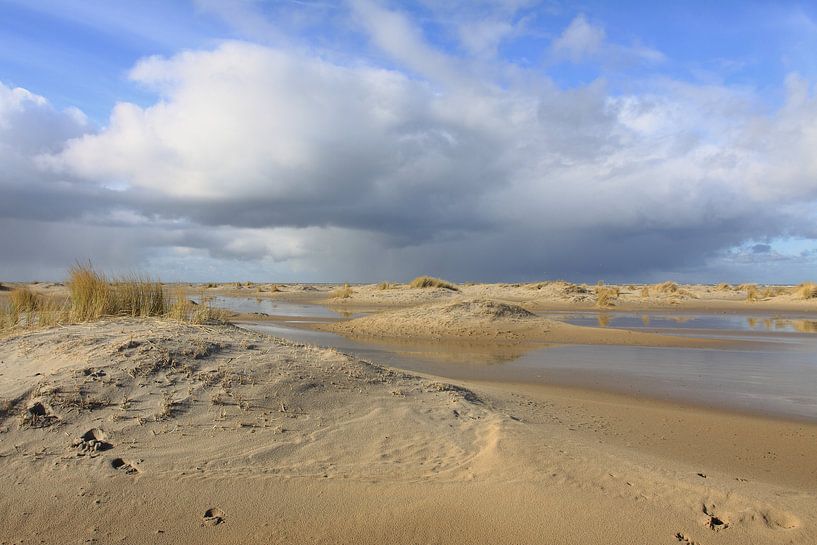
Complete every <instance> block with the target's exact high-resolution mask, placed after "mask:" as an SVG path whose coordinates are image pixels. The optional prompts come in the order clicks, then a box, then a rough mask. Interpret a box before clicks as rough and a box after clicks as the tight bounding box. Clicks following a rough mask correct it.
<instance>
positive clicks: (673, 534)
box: [0, 319, 817, 544]
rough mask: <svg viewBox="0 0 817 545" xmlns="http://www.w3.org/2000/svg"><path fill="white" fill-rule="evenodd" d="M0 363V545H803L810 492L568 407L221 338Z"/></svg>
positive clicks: (55, 350)
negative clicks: (719, 466)
mask: <svg viewBox="0 0 817 545" xmlns="http://www.w3.org/2000/svg"><path fill="white" fill-rule="evenodd" d="M0 362H2V363H0V373H1V374H2V375H0V376H1V377H2V380H1V381H0V398H2V399H3V400H4V402H3V406H2V411H3V412H2V421H1V422H0V490H3V493H2V494H0V513H2V515H3V524H2V525H0V542H10V543H17V542H40V541H43V542H46V543H87V542H98V543H117V542H125V543H277V542H280V543H395V542H397V543H417V542H423V543H491V544H497V543H587V544H594V543H599V544H601V543H605V544H606V543H644V544H655V543H677V542H682V543H693V542H695V543H706V544H745V543H770V544H771V543H774V544H777V543H803V544H805V543H814V542H815V541H817V531H816V530H817V497H816V496H815V491H817V484H815V480H814V478H811V479H810V480H808V481H804V482H802V483H798V484H794V485H792V484H791V483H790V482H789V481H787V480H785V479H782V480H778V479H775V476H774V475H773V474H770V475H768V478H766V479H761V480H756V479H754V478H752V479H749V480H747V479H745V478H744V476H743V475H741V474H731V473H730V471H728V470H724V471H718V472H715V473H712V472H710V473H709V474H707V475H703V474H701V475H699V474H698V473H700V472H701V467H700V466H697V465H687V464H685V463H682V462H677V461H676V462H670V461H669V460H668V459H665V458H662V457H656V456H653V455H652V454H648V453H644V452H639V451H636V450H632V449H630V448H627V447H625V446H621V445H619V444H618V443H605V442H603V441H601V440H600V438H601V437H602V436H601V435H597V433H601V432H602V431H604V430H605V428H606V425H605V424H604V423H603V422H601V421H599V420H596V419H590V418H588V417H587V415H586V414H584V413H583V411H582V410H577V409H576V407H575V404H573V403H571V404H570V405H567V406H565V407H563V408H561V409H560V408H559V407H557V406H555V405H554V404H553V403H552V402H549V401H548V402H536V401H533V400H530V399H526V398H525V397H524V396H519V395H510V394H503V393H502V392H501V391H496V390H491V391H490V393H486V392H487V390H486V391H481V390H480V389H479V388H476V389H475V390H473V391H472V390H469V389H465V388H463V387H459V386H453V385H449V384H446V383H442V382H439V381H436V380H433V379H430V378H421V377H416V376H412V375H409V374H406V373H403V372H397V371H393V370H389V369H385V368H382V367H379V366H377V365H373V364H369V363H365V362H362V361H358V360H355V359H353V358H350V357H348V356H345V355H342V354H340V353H338V352H335V351H332V350H325V349H318V348H312V347H307V346H301V345H295V344H292V343H288V342H284V341H278V340H275V339H272V338H269V337H265V336H262V335H258V334H254V333H250V332H247V331H242V330H239V329H236V328H234V327H231V326H193V325H187V324H180V323H172V322H164V321H159V320H152V319H144V320H124V319H122V320H108V321H101V322H97V323H94V324H83V325H72V326H64V327H59V328H51V329H46V330H40V331H35V332H29V333H25V334H21V335H18V336H14V337H10V338H7V339H4V340H2V341H0ZM571 407H573V408H571ZM644 414H646V413H641V415H642V416H643V415H644ZM647 420H649V418H648V419H647ZM654 420H655V419H653V421H652V423H653V424H656V422H655V421H654ZM645 426H646V424H645ZM658 426H659V427H660V423H659V424H658ZM758 429H759V431H763V432H764V433H766V432H768V428H763V427H760V428H758ZM786 429H788V428H786ZM797 429H800V428H797ZM724 433H728V430H724ZM800 433H802V432H800ZM768 435H769V436H772V437H774V434H768ZM759 436H763V435H759ZM794 440H795V439H794V438H788V439H787V438H785V437H783V438H778V439H775V441H776V444H774V445H770V446H769V451H770V452H771V451H772V450H776V449H785V445H786V441H794ZM764 448H765V446H764ZM711 454H712V456H713V457H718V456H719V452H718V451H717V450H713V452H712V453H711ZM801 465H803V464H801ZM806 465H808V464H806ZM812 477H813V475H812ZM787 483H788V484H787Z"/></svg>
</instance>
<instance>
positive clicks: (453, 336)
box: [314, 299, 724, 347]
mask: <svg viewBox="0 0 817 545" xmlns="http://www.w3.org/2000/svg"><path fill="white" fill-rule="evenodd" d="M314 327H315V328H316V329H322V330H325V331H332V332H335V333H340V334H342V335H347V336H349V337H358V338H369V339H384V340H386V339H396V340H408V341H416V342H423V341H435V342H436V341H446V342H451V341H457V342H464V341H467V342H469V343H488V344H491V345H493V344H495V343H496V342H497V341H509V342H546V343H564V344H628V345H640V346H698V347H714V346H720V345H723V344H724V342H722V341H714V340H709V339H691V338H684V337H676V336H669V335H657V334H653V333H643V332H637V331H625V330H620V329H607V328H605V329H600V328H594V327H581V326H576V325H571V324H567V323H564V322H558V321H554V320H549V319H546V318H541V317H539V316H537V315H535V314H533V313H532V312H530V311H528V310H526V309H524V308H522V307H520V306H518V305H513V304H509V303H504V302H500V301H493V300H488V299H474V300H458V301H453V302H446V303H437V304H430V305H420V306H415V307H410V308H406V309H399V310H391V311H386V312H380V313H377V314H373V315H371V316H364V317H362V318H356V319H354V320H348V321H345V322H336V323H330V324H316V325H315V326H314Z"/></svg>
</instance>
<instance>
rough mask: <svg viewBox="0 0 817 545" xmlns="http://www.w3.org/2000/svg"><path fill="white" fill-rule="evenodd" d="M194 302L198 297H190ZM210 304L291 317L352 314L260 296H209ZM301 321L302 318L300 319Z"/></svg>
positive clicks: (348, 315)
mask: <svg viewBox="0 0 817 545" xmlns="http://www.w3.org/2000/svg"><path fill="white" fill-rule="evenodd" d="M190 299H191V300H193V301H195V302H196V303H200V302H201V298H200V297H191V298H190ZM208 300H209V302H210V305H212V306H214V307H217V308H222V309H225V310H231V311H233V312H240V313H246V314H252V313H257V314H266V315H269V316H291V317H293V318H335V319H338V318H348V317H351V316H352V315H353V314H352V313H349V312H344V311H342V310H338V311H335V310H331V309H328V308H326V307H324V306H321V305H309V304H301V303H288V302H284V301H278V300H275V299H265V298H262V297H223V296H217V297H209V298H208ZM300 321H303V320H300Z"/></svg>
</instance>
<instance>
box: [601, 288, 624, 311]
mask: <svg viewBox="0 0 817 545" xmlns="http://www.w3.org/2000/svg"><path fill="white" fill-rule="evenodd" d="M619 295H620V292H619V289H618V288H615V287H606V286H604V285H603V284H601V285H597V286H596V306H597V307H601V308H608V307H612V306H615V304H616V301H617V300H618V296H619Z"/></svg>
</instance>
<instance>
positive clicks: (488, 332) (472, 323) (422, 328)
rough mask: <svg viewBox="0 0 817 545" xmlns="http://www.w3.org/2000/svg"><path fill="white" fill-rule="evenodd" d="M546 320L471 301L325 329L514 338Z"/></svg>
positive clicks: (361, 333)
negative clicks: (518, 332) (525, 328)
mask: <svg viewBox="0 0 817 545" xmlns="http://www.w3.org/2000/svg"><path fill="white" fill-rule="evenodd" d="M549 323H550V321H549V320H543V319H541V318H538V317H537V316H536V315H535V314H533V313H532V312H529V311H527V310H525V309H524V308H522V307H520V306H517V305H511V304H508V303H502V302H498V301H491V300H486V299H475V300H466V301H462V300H460V301H453V302H446V303H442V304H440V303H438V304H431V305H422V306H416V307H411V308H406V309H400V310H393V311H388V312H382V313H379V314H375V315H372V316H365V317H363V318H357V319H355V320H350V321H348V322H339V323H335V324H329V325H327V326H325V327H326V328H327V329H329V330H331V331H336V332H339V333H346V334H351V335H359V336H374V337H394V338H406V337H411V338H425V339H442V338H467V337H479V336H488V337H497V336H502V337H509V338H513V337H515V331H514V330H517V329H519V328H520V327H528V326H530V325H534V324H535V325H539V326H542V327H547V325H548V324H549Z"/></svg>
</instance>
